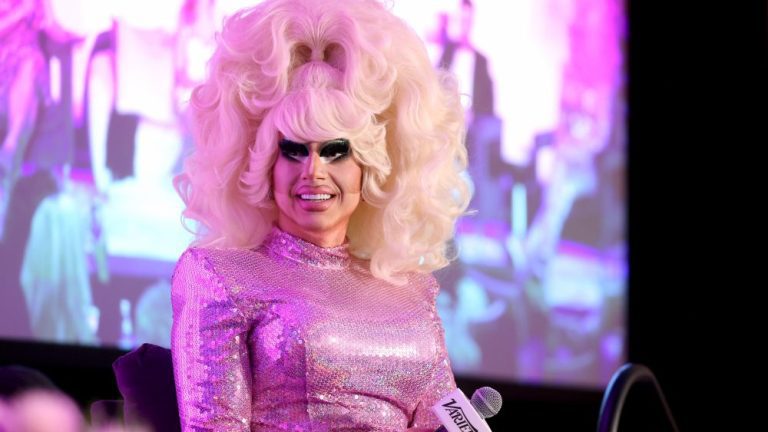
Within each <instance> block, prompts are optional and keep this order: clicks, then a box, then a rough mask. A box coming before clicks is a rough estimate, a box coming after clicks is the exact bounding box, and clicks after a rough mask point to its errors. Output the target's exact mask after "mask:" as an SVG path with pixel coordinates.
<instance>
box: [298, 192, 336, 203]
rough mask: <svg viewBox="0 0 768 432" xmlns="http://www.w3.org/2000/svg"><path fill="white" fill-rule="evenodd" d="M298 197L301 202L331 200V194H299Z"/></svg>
mask: <svg viewBox="0 0 768 432" xmlns="http://www.w3.org/2000/svg"><path fill="white" fill-rule="evenodd" d="M299 196H300V197H301V199H303V200H311V201H324V200H327V199H331V194H301V195H299Z"/></svg>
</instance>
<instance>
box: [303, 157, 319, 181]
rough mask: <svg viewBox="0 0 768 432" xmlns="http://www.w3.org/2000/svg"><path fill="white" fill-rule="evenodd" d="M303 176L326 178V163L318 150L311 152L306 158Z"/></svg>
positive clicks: (307, 177) (306, 177)
mask: <svg viewBox="0 0 768 432" xmlns="http://www.w3.org/2000/svg"><path fill="white" fill-rule="evenodd" d="M302 177H303V178H305V179H322V178H325V163H323V161H322V159H320V155H319V154H318V153H317V152H314V151H311V152H309V156H308V157H307V158H306V159H305V160H304V169H303V171H302Z"/></svg>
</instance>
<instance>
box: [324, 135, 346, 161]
mask: <svg viewBox="0 0 768 432" xmlns="http://www.w3.org/2000/svg"><path fill="white" fill-rule="evenodd" d="M335 155H339V156H337V157H336V159H340V158H343V157H346V156H348V155H349V140H348V139H345V138H339V139H335V140H331V141H327V142H326V143H325V145H324V146H323V148H322V149H320V156H321V157H331V156H335Z"/></svg>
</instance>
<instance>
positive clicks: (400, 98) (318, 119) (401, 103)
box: [174, 0, 470, 281]
mask: <svg viewBox="0 0 768 432" xmlns="http://www.w3.org/2000/svg"><path fill="white" fill-rule="evenodd" d="M217 42H218V43H217V45H218V48H217V50H216V52H215V53H214V55H213V57H212V59H211V61H210V63H209V76H208V78H207V79H206V81H205V82H204V83H203V84H201V85H200V86H198V87H197V88H196V89H195V90H194V92H193V94H192V98H191V103H190V104H191V111H192V113H193V119H194V128H195V139H196V147H195V150H194V152H193V153H192V154H191V155H190V156H189V157H188V158H187V159H186V161H185V165H184V172H183V173H182V174H180V175H178V176H177V177H176V179H175V181H174V183H175V186H176V189H177V191H178V192H179V194H180V195H181V197H182V199H183V200H184V202H185V204H186V210H185V211H184V214H183V216H184V217H185V218H188V219H193V220H196V221H197V222H198V224H197V225H196V226H195V227H194V229H193V231H194V232H195V233H196V236H197V239H196V240H195V242H194V244H195V245H197V246H209V247H254V246H257V245H259V244H260V243H261V242H262V241H263V239H264V237H265V235H266V234H267V233H268V232H269V230H271V227H272V225H273V223H274V221H275V219H276V215H277V213H276V212H277V209H276V206H275V203H274V201H273V199H272V197H271V193H270V185H271V182H272V180H271V179H272V167H273V165H274V163H275V160H276V158H277V151H278V148H277V141H278V137H279V136H280V134H282V135H284V136H286V137H289V138H290V139H293V140H297V141H303V142H312V141H325V140H329V139H333V138H338V137H339V136H343V137H345V138H347V139H349V141H350V144H351V147H352V157H354V158H355V160H356V161H357V162H358V163H359V164H360V165H361V166H362V169H363V188H362V196H363V200H364V201H363V202H361V204H360V206H359V207H358V208H357V209H356V210H355V213H354V214H353V215H352V219H351V221H350V225H349V228H348V232H347V236H348V238H349V243H350V252H351V253H352V254H353V255H355V256H357V257H360V258H364V259H370V269H371V272H372V273H373V274H374V275H375V276H376V277H379V278H382V279H386V280H392V281H396V280H397V279H398V277H397V276H396V275H397V274H398V273H400V272H408V271H422V272H429V271H433V270H435V269H438V268H441V267H444V266H446V265H447V264H448V262H449V261H450V259H451V258H453V257H452V256H450V252H449V250H448V246H447V244H448V241H449V240H450V239H451V238H452V237H453V234H454V230H455V223H456V220H457V218H458V217H459V216H460V215H462V214H463V213H464V211H465V209H466V207H467V205H468V202H469V198H470V197H469V195H470V194H469V188H468V185H467V184H466V182H465V180H463V178H462V177H461V173H462V171H464V170H465V169H466V164H467V152H466V147H465V146H464V114H463V109H462V107H461V105H460V102H459V92H458V87H457V84H456V80H455V79H454V78H453V77H452V76H451V75H450V74H449V73H447V72H445V71H441V70H436V69H435V68H434V67H433V66H432V64H431V63H430V61H429V58H428V56H427V52H426V48H425V46H424V44H423V42H422V41H421V39H420V38H419V37H418V36H417V35H416V33H415V32H414V31H413V30H412V29H411V28H410V27H409V26H408V25H407V24H405V22H403V21H402V20H401V19H399V18H397V17H396V16H394V15H393V14H392V13H391V12H390V11H388V10H387V9H386V8H385V7H384V6H383V5H382V4H381V3H379V2H378V1H376V0H267V1H265V2H263V3H261V4H259V5H257V6H255V7H253V8H249V9H245V10H242V11H240V12H238V13H236V14H234V15H233V16H232V17H230V18H228V19H227V20H226V22H225V24H224V27H223V30H222V32H221V33H220V34H218V35H217Z"/></svg>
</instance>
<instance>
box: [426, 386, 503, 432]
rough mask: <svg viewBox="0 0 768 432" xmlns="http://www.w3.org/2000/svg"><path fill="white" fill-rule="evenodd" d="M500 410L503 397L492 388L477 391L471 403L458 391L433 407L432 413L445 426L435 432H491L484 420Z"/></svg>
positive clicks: (444, 397)
mask: <svg viewBox="0 0 768 432" xmlns="http://www.w3.org/2000/svg"><path fill="white" fill-rule="evenodd" d="M500 410H501V395H500V394H499V392H497V391H496V390H494V389H493V388H491V387H480V388H479V389H477V390H475V392H474V393H472V400H471V401H470V400H467V397H466V396H465V395H464V393H463V392H462V391H461V390H460V389H456V390H454V391H452V392H450V393H448V394H447V395H445V396H443V398H442V399H440V400H439V401H438V402H437V403H436V404H434V405H433V406H432V412H434V413H435V415H436V416H437V418H438V419H440V423H442V424H443V426H440V427H439V428H438V429H437V430H436V431H435V432H491V428H490V427H489V426H488V423H486V422H485V420H484V419H486V418H488V417H493V416H495V415H496V414H498V413H499V411H500Z"/></svg>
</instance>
